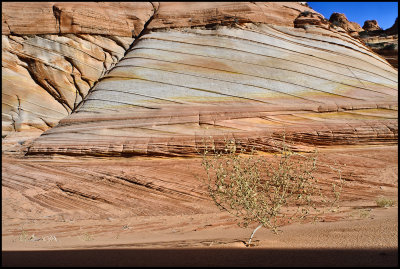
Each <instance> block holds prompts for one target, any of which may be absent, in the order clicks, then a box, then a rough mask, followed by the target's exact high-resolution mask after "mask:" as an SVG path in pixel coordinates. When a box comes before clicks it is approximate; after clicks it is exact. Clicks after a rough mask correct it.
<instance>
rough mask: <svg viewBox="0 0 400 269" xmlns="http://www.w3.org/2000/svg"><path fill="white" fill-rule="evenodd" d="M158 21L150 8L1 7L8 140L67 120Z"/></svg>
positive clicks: (83, 5)
mask: <svg viewBox="0 0 400 269" xmlns="http://www.w3.org/2000/svg"><path fill="white" fill-rule="evenodd" d="M127 10H128V11H130V12H127ZM153 13H154V7H153V5H152V4H151V3H94V2H93V3H59V2H54V3H53V2H46V3H44V2H37V3H35V2H32V3H17V2H16V3H12V2H7V3H4V4H3V9H2V15H3V21H2V34H3V35H2V63H3V66H2V74H3V75H2V86H3V90H2V98H3V102H2V108H3V114H2V135H3V137H4V136H6V135H8V134H10V133H12V132H15V131H17V132H19V131H33V132H34V131H35V130H42V131H44V130H46V129H48V128H51V127H53V126H55V125H56V124H57V123H58V121H59V120H60V119H62V118H64V117H66V116H67V115H69V114H70V113H71V112H72V111H73V110H74V109H75V107H76V105H77V104H78V103H79V102H80V101H82V100H83V98H85V96H86V95H87V93H88V91H89V89H90V88H91V87H93V85H94V84H95V83H96V82H97V80H98V79H99V78H100V77H101V76H102V75H104V73H105V72H106V71H107V70H109V69H110V68H111V67H113V66H114V65H115V64H116V63H117V62H118V61H119V60H120V59H121V58H122V57H123V56H124V54H125V51H126V50H127V49H128V48H129V46H130V45H131V44H132V42H133V41H134V37H135V36H137V35H138V34H139V33H140V32H141V31H142V30H143V27H144V24H145V22H146V21H147V20H148V19H149V18H150V17H151V15H153ZM28 22H29V23H28Z"/></svg>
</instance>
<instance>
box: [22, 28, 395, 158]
mask: <svg viewBox="0 0 400 269" xmlns="http://www.w3.org/2000/svg"><path fill="white" fill-rule="evenodd" d="M283 131H286V132H287V133H290V136H291V137H292V138H293V139H295V140H297V141H298V143H299V146H300V147H301V145H302V146H307V145H315V144H317V145H321V146H323V145H333V144H360V143H361V144H363V143H387V142H389V143H395V141H396V139H397V72H396V70H394V69H393V67H392V66H390V64H388V63H387V62H386V61H385V60H383V59H382V58H380V57H379V56H377V55H376V54H374V53H373V52H371V51H370V50H369V49H368V48H366V47H365V46H363V45H362V44H361V43H360V42H359V41H357V40H354V39H352V38H350V37H349V36H348V38H347V39H345V38H339V37H337V38H333V37H331V36H324V35H319V34H312V33H309V32H307V31H305V30H302V29H293V28H290V27H283V26H272V25H260V26H256V25H253V24H249V25H244V26H243V27H241V28H239V27H234V28H231V27H228V26H221V27H217V28H216V29H190V28H183V29H177V30H169V31H161V32H159V31H155V32H150V33H148V34H144V35H143V36H142V37H141V38H140V40H139V41H138V42H137V43H136V44H135V46H134V47H133V48H132V49H131V50H130V51H129V52H128V53H127V55H126V56H125V57H124V58H123V59H122V60H121V61H120V62H119V63H118V64H117V65H116V66H115V67H114V68H113V69H112V70H111V71H110V72H109V73H108V74H106V75H105V76H104V77H103V78H102V79H100V81H99V83H98V84H97V85H96V87H95V88H94V89H93V90H92V91H91V93H90V94H89V95H88V97H87V98H86V99H85V101H84V102H83V103H82V104H81V105H80V106H79V107H78V109H77V110H76V113H73V114H72V115H71V116H69V117H67V118H65V119H63V120H61V121H60V124H59V125H58V126H57V127H55V128H53V129H51V130H48V131H47V132H45V133H44V134H43V135H42V136H41V137H40V138H39V139H37V140H36V141H35V143H34V144H33V146H32V147H30V149H29V153H30V154H37V153H42V154H43V153H47V154H48V153H62V154H69V155H99V156H107V155H108V156H130V155H172V156H173V155H177V156H182V155H191V154H196V153H197V150H198V149H199V148H202V146H203V145H202V143H203V142H204V139H207V138H209V137H212V138H213V139H215V140H216V141H220V142H221V141H223V139H224V138H232V137H234V138H235V139H237V140H238V141H240V143H242V144H243V146H254V147H256V148H258V149H260V150H271V141H270V140H268V137H270V136H271V135H274V134H279V133H282V132H283ZM217 143H218V142H217Z"/></svg>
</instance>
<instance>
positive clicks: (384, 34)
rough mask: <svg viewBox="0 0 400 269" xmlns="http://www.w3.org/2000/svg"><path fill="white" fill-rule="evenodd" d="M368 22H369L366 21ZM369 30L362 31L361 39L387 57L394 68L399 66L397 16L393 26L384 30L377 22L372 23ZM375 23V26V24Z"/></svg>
mask: <svg viewBox="0 0 400 269" xmlns="http://www.w3.org/2000/svg"><path fill="white" fill-rule="evenodd" d="M366 24H368V23H367V22H366ZM371 25H372V26H371V27H369V28H368V29H369V30H366V31H363V32H360V39H361V40H362V41H363V42H365V44H366V45H367V46H368V47H370V48H371V49H372V50H373V51H374V52H376V53H377V54H379V55H381V56H382V57H383V58H385V59H386V60H387V61H388V62H389V63H390V64H391V65H392V66H393V67H394V68H396V69H397V68H398V52H399V50H398V24H397V18H396V21H395V23H394V24H393V26H392V27H390V28H388V29H386V30H382V29H381V28H380V27H379V26H378V28H379V29H377V27H376V26H377V25H378V24H377V23H376V24H375V22H372V23H371ZM374 25H375V26H374Z"/></svg>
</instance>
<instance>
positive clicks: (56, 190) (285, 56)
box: [2, 2, 398, 249]
mask: <svg viewBox="0 0 400 269" xmlns="http://www.w3.org/2000/svg"><path fill="white" fill-rule="evenodd" d="M2 15H3V16H2V17H3V20H2V34H3V35H2V52H3V54H2V55H3V56H2V63H3V65H2V71H3V72H2V85H3V87H2V97H3V102H2V108H3V133H2V134H3V140H2V145H3V156H2V157H3V158H2V160H3V162H2V220H3V230H2V235H3V238H6V239H7V242H8V248H9V249H10V248H11V249H12V248H14V247H15V244H18V243H21V244H24V246H23V247H25V248H27V247H32V246H34V245H33V244H29V243H33V242H28V244H26V243H27V242H20V241H18V240H16V238H18V236H19V235H21V233H22V232H23V233H25V232H29V235H30V234H31V233H32V234H36V236H49V235H54V236H57V238H62V239H61V240H59V242H44V240H42V241H41V242H34V243H35V244H36V243H38V246H39V247H43V248H46V247H49V246H50V247H52V246H55V247H56V248H63V247H65V246H66V243H65V242H66V241H67V240H71V241H69V242H70V245H69V246H72V248H74V247H82V246H83V247H85V246H86V247H87V245H84V244H85V243H87V242H83V241H84V240H81V239H77V240H79V241H73V240H74V239H73V238H74V237H78V236H81V235H82V233H84V232H85V233H90V234H95V237H96V239H97V236H99V237H100V236H104V234H107V236H109V237H110V238H108V239H107V240H108V242H110V243H109V245H107V246H104V242H105V241H102V240H93V241H92V242H91V243H92V245H91V247H96V248H98V247H109V248H115V247H124V248H125V247H132V246H138V245H135V244H137V241H136V242H135V240H137V237H135V236H136V235H139V237H141V236H142V234H143V232H144V231H145V232H149V230H151V231H152V232H154V234H155V237H154V238H156V239H154V241H151V240H150V241H149V242H147V245H145V246H154V245H153V243H154V242H156V243H160V242H159V241H160V240H164V239H165V241H167V243H166V244H164V243H165V242H161V243H160V244H159V245H158V246H162V247H166V246H167V247H169V246H173V247H176V246H179V247H182V246H193V244H192V243H193V242H192V243H190V240H188V241H184V243H185V244H180V243H179V242H178V243H177V241H176V240H177V239H176V238H175V237H174V236H175V235H177V234H176V233H175V232H176V231H179V233H180V234H179V236H182V238H184V240H187V238H185V236H187V234H185V233H184V232H187V231H190V233H191V234H192V235H193V234H194V235H193V237H194V238H196V240H197V241H196V242H199V240H200V239H199V238H201V236H202V235H201V234H200V235H199V233H198V232H197V231H199V230H200V229H206V227H211V226H212V225H211V224H210V223H213V225H214V227H211V228H215V226H216V225H215V222H214V220H215V219H217V220H218V221H219V223H217V225H219V226H221V227H222V228H226V227H232V226H235V222H233V221H232V220H229V219H228V220H227V219H226V215H223V213H220V212H219V209H218V208H216V207H214V206H213V202H212V201H211V199H210V198H209V197H208V196H207V189H206V187H205V186H204V185H203V184H202V182H201V181H200V180H199V178H201V177H202V176H205V175H204V174H205V172H204V170H203V169H202V167H201V158H179V157H186V156H190V157H192V156H198V151H201V150H202V149H203V148H204V146H205V145H208V143H212V142H215V145H216V146H217V147H219V146H223V144H224V139H230V138H234V139H235V140H236V141H237V142H238V143H239V147H243V148H246V149H249V148H254V149H255V150H256V151H257V153H259V155H258V156H259V157H260V158H264V157H265V158H266V160H271V161H272V159H273V157H274V156H273V154H264V152H274V151H276V149H275V145H276V143H279V142H280V140H281V139H282V134H283V133H285V134H286V137H289V138H290V139H291V140H292V141H293V145H292V146H293V148H294V149H295V150H298V151H304V152H306V151H309V150H313V149H315V147H317V148H318V150H320V153H321V154H320V156H319V159H318V161H319V162H320V161H321V163H322V168H321V170H319V171H318V174H317V177H318V179H321V181H320V182H321V184H322V185H324V187H326V188H328V187H330V186H332V183H333V182H334V181H335V176H336V175H333V174H332V170H331V169H330V167H332V166H334V165H335V164H337V163H339V164H340V165H342V168H343V169H342V174H341V175H342V177H343V178H345V180H346V189H345V190H344V193H343V195H342V196H341V199H343V201H344V204H345V210H346V211H344V213H346V214H347V213H354V212H355V214H359V211H358V210H359V209H360V208H364V207H367V208H374V210H375V207H374V204H373V203H374V200H375V198H376V197H378V195H385V196H387V197H391V198H393V197H397V194H398V160H397V151H398V149H397V141H398V140H397V139H398V72H397V70H396V69H394V68H393V67H392V66H391V65H390V64H389V63H388V62H387V61H386V60H385V59H384V58H382V57H381V56H379V55H378V54H376V53H375V52H374V51H372V50H371V49H370V48H369V47H367V46H366V45H365V43H364V42H362V41H361V40H360V39H358V38H353V37H352V36H351V35H354V36H356V35H355V33H358V31H359V30H360V29H359V27H357V25H354V24H352V23H349V24H345V25H344V26H343V27H344V28H342V27H336V26H332V25H331V24H329V23H328V22H327V20H326V19H324V18H323V16H322V15H320V14H319V13H317V12H315V11H313V10H312V9H310V8H309V7H308V6H307V5H306V4H304V3H303V2H299V3H295V2H288V3H286V2H272V3H271V2H265V3H262V2H255V3H252V2H245V3H241V2H231V3H229V2H215V3H212V2H207V3H193V2H179V3H170V2H161V3H150V2H146V3H145V2H143V3H139V2H134V3H128V2H123V3H103V2H101V3H100V2H90V3H89V2H85V3H75V2H74V3H72V2H69V3H61V2H30V3H17V2H14V3H11V2H8V3H3V9H2ZM346 25H347V26H346ZM349 29H350V30H351V31H350V32H348V30H349ZM360 31H361V30H360ZM371 42H372V41H371ZM371 42H370V43H371ZM370 43H368V44H370ZM30 135H31V136H33V137H34V138H32V137H30V138H29V139H28V140H27V137H28V136H30ZM39 135H40V136H39ZM4 136H6V137H5V138H4ZM35 136H39V137H35ZM32 139H34V140H33V142H31V141H32ZM5 145H6V146H7V147H5ZM260 151H264V152H260ZM93 156H95V157H93ZM154 156H156V157H157V158H153V157H154ZM165 156H169V157H171V156H173V157H174V158H158V157H165ZM97 157H100V158H97ZM118 157H131V158H118ZM175 157H178V158H175ZM344 165H346V166H344ZM203 214H204V215H203ZM207 214H209V215H207ZM216 216H217V217H216ZM392 217H393V216H392ZM183 218H185V220H184V221H183V220H182V219H183ZM393 218H394V217H393ZM393 218H392V219H393ZM337 219H338V218H337V217H335V216H333V217H332V216H328V217H327V218H326V220H328V221H332V220H337ZM131 221H132V222H131ZM352 221H353V219H352ZM27 224H28V225H27ZM352 224H353V223H351V225H352ZM396 224H397V223H396ZM24 225H25V227H24ZM229 225H230V226H229ZM128 226H132V227H133V229H131V231H129V229H130V228H131V227H128ZM21 227H22V229H26V230H21ZM44 227H45V228H44ZM235 227H236V226H235ZM339 227H342V226H339ZM385 227H386V226H385ZM44 231H45V232H46V233H47V234H44ZM132 231H135V232H136V234H134V236H132V234H130V235H131V236H132V237H133V241H130V240H129V239H130V238H128V237H126V238H125V235H126V233H128V232H132ZM182 231H184V232H182ZM236 231H237V230H235V232H236ZM181 232H182V233H181ZM335 232H336V231H335ZM339 232H341V231H339ZM385 232H386V231H385ZM41 233H42V234H41ZM140 233H141V234H140ZM171 234H172V236H171ZM387 234H390V235H391V236H392V234H394V232H391V233H387ZM120 235H121V236H120ZM160 235H161V237H162V239H160ZM119 236H120V237H119ZM217 236H218V238H219V236H220V234H218V235H217ZM346 236H347V234H346ZM118 237H119V238H122V237H124V238H123V239H124V240H125V243H126V244H124V243H121V242H122V241H120V240H119V239H118ZM132 237H131V238H132ZM394 237H395V238H397V234H396V236H393V238H394ZM42 238H44V237H42ZM71 238H72V239H71ZM103 238H104V237H103ZM111 238H112V239H111ZM171 238H174V239H172V240H171ZM209 238H211V237H209ZM234 238H235V239H236V240H237V235H235V237H234ZM371 238H374V239H375V238H376V237H371ZM212 239H215V238H214V237H212ZM157 240H158V241H157ZM168 240H170V241H169V242H168ZM174 240H175V241H174ZM201 240H203V241H204V238H201ZM201 240H200V241H201ZM346 240H347V238H346ZM171 241H172V243H171ZM373 241H374V243H375V245H373V246H376V245H379V247H381V241H378V243H376V241H377V240H373ZM212 242H214V241H212ZM395 242H397V241H395V240H392V241H391V243H392V244H395ZM41 243H43V245H40V244H41ZM47 243H56V245H50V244H47ZM59 243H60V244H59ZM44 244H46V245H44ZM67 245H68V244H67ZM208 245H209V244H207V246H208ZM10 246H11V247H10ZM35 246H36V245H35ZM140 246H143V244H142V245H140ZM268 247H270V246H268ZM340 247H342V246H340ZM346 247H348V245H346ZM390 247H392V245H390Z"/></svg>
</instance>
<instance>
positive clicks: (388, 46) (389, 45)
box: [383, 43, 396, 50]
mask: <svg viewBox="0 0 400 269" xmlns="http://www.w3.org/2000/svg"><path fill="white" fill-rule="evenodd" d="M383 49H384V50H395V49H396V44H394V43H391V44H387V45H385V46H384V48H383Z"/></svg>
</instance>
